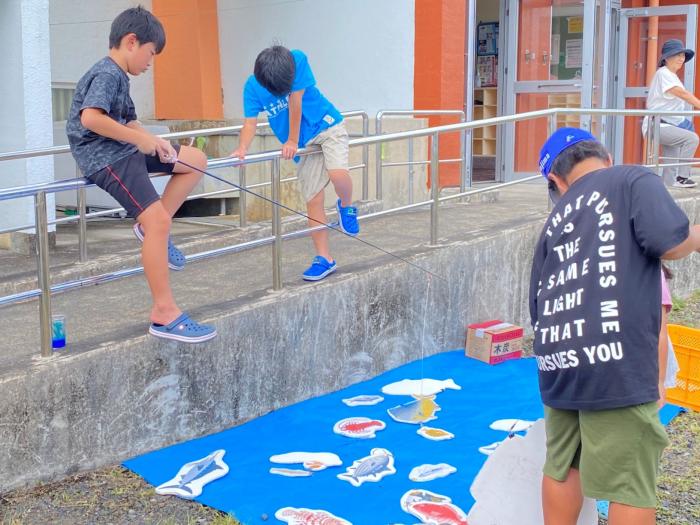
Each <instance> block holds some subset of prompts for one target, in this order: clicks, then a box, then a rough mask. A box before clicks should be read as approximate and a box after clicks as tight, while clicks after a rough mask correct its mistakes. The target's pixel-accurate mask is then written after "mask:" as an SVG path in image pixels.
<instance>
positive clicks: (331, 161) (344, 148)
mask: <svg viewBox="0 0 700 525" xmlns="http://www.w3.org/2000/svg"><path fill="white" fill-rule="evenodd" d="M348 141H349V138H348V132H347V130H346V129H345V123H344V122H341V123H340V124H336V125H335V126H332V127H330V128H328V129H325V130H323V131H322V132H321V133H319V134H318V135H316V136H315V137H314V138H312V139H311V140H310V141H309V142H307V143H306V145H307V146H311V145H314V144H315V145H317V146H321V153H314V154H312V155H304V156H303V157H302V158H301V161H300V162H299V167H298V168H297V177H298V179H299V186H301V194H302V195H303V197H304V200H305V201H306V202H309V201H310V200H311V199H313V198H314V197H315V196H316V195H318V193H319V192H320V191H322V190H323V189H324V188H325V187H326V186H327V185H328V183H329V182H330V179H329V178H328V170H347V169H348V150H349V146H348Z"/></svg>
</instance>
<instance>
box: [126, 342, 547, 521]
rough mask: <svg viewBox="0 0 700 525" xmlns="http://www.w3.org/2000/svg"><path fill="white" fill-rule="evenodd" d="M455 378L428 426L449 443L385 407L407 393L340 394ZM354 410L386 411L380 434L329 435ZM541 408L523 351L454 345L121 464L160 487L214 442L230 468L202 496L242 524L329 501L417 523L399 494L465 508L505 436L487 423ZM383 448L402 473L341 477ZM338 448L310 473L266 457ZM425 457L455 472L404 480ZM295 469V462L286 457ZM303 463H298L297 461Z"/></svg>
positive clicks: (358, 512)
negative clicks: (332, 461)
mask: <svg viewBox="0 0 700 525" xmlns="http://www.w3.org/2000/svg"><path fill="white" fill-rule="evenodd" d="M421 377H425V378H432V379H448V378H452V379H453V380H454V381H455V382H456V383H457V384H458V385H460V386H461V387H462V389H461V390H459V391H457V390H446V391H444V392H442V393H440V394H438V395H437V399H436V401H437V403H438V404H439V405H440V407H441V409H442V410H441V411H440V412H438V413H437V419H436V420H434V421H431V422H429V423H427V426H431V427H438V428H442V429H445V430H448V431H449V432H452V433H454V434H455V438H454V439H452V440H448V441H439V442H436V441H430V440H427V439H425V438H423V437H421V436H419V435H418V434H416V430H418V428H419V427H418V425H411V424H406V423H398V422H395V421H394V420H392V419H391V417H390V416H389V415H388V414H387V412H386V410H387V409H388V408H391V407H394V406H396V405H399V404H402V403H405V402H407V401H409V400H410V399H411V398H408V397H405V396H388V395H384V398H385V399H384V401H383V402H382V403H379V404H378V405H375V406H360V407H348V406H346V405H345V404H343V403H342V399H343V398H348V397H352V396H356V395H360V394H379V395H382V394H381V388H382V386H384V385H386V384H389V383H392V382H394V381H399V380H402V379H420V378H421ZM353 416H358V417H360V416H364V417H368V418H374V419H380V420H382V421H384V422H385V423H386V425H387V427H386V429H385V430H383V431H380V432H378V433H377V435H376V438H374V439H353V438H347V437H343V436H340V435H337V434H334V433H333V425H334V424H335V422H336V421H338V420H340V419H343V418H347V417H353ZM542 416H543V408H542V404H541V401H540V396H539V391H538V386H537V365H536V362H535V360H534V359H519V360H513V361H507V362H505V363H502V364H499V365H496V366H490V365H487V364H484V363H481V362H479V361H476V360H473V359H470V358H466V357H464V353H463V352H462V351H452V352H445V353H441V354H437V355H434V356H431V357H429V358H426V359H425V360H424V361H423V362H422V363H421V361H415V362H413V363H409V364H407V365H404V366H401V367H399V368H397V369H394V370H391V371H389V372H386V373H384V374H381V375H380V376H378V377H375V378H373V379H371V380H369V381H365V382H362V383H358V384H356V385H352V386H350V387H348V388H345V389H343V390H341V391H338V392H335V393H332V394H328V395H325V396H322V397H319V398H315V399H310V400H307V401H303V402H301V403H298V404H296V405H292V406H290V407H286V408H283V409H281V410H277V411H275V412H272V413H270V414H267V415H265V416H263V417H260V418H257V419H255V420H253V421H250V422H248V423H245V424H243V425H240V426H237V427H234V428H231V429H229V430H225V431H223V432H220V433H218V434H214V435H210V436H206V437H203V438H199V439H195V440H192V441H188V442H186V443H181V444H178V445H174V446H171V447H168V448H165V449H162V450H158V451H155V452H151V453H149V454H145V455H143V456H139V457H137V458H134V459H132V460H129V461H127V462H125V463H124V465H125V466H126V467H127V468H129V469H131V470H133V471H134V472H136V473H137V474H139V475H141V476H143V478H145V479H146V481H148V482H149V483H152V484H153V485H156V486H157V485H160V484H161V483H163V482H165V481H167V480H169V479H171V478H172V477H173V476H175V474H176V473H177V471H178V470H179V469H180V467H181V466H182V465H183V464H185V463H187V462H190V461H193V460H196V459H199V458H202V457H204V456H206V455H208V454H210V453H211V452H213V451H214V450H217V449H225V450H226V456H225V457H224V461H226V463H228V465H229V467H230V471H229V473H228V474H227V475H226V476H225V477H223V478H221V479H219V480H216V481H214V482H212V483H210V484H209V485H206V486H205V487H204V491H203V493H202V494H201V496H199V497H198V498H196V500H197V501H199V502H200V503H203V504H205V505H209V506H211V507H214V508H217V509H219V510H222V511H224V512H227V513H230V514H232V515H234V516H235V517H236V518H237V519H239V520H240V521H241V522H242V523H244V524H246V525H253V524H259V523H263V522H264V521H266V520H265V518H267V521H269V522H272V523H277V520H276V519H275V518H274V514H275V512H276V511H277V510H278V509H280V508H282V507H301V508H309V509H324V510H326V511H329V512H331V513H332V514H335V515H336V516H338V517H341V518H344V519H346V520H348V521H350V522H352V523H354V524H355V525H365V524H393V523H414V522H415V521H416V519H415V518H414V517H412V516H410V515H408V514H406V513H404V512H403V510H402V509H401V507H400V503H399V502H400V499H401V496H402V495H403V494H404V493H405V492H406V491H408V490H410V489H412V488H421V489H427V490H430V491H432V492H435V493H438V494H443V495H446V496H449V497H450V498H452V501H453V503H454V504H456V505H457V506H459V507H461V508H462V509H463V510H464V511H465V513H466V512H468V511H469V509H470V507H471V506H472V504H473V503H474V501H473V499H472V497H471V495H470V494H469V486H470V485H471V483H472V480H473V479H474V477H475V475H476V474H477V472H478V471H479V470H480V469H481V466H482V465H483V463H484V461H485V460H486V456H485V455H483V454H481V453H480V452H479V451H478V449H479V447H481V446H484V445H488V444H490V443H493V442H495V441H500V440H502V439H504V438H505V437H506V433H505V432H501V431H495V430H491V429H490V428H489V424H490V423H491V422H492V421H494V420H497V419H505V418H517V419H527V420H535V419H537V418H540V417H542ZM375 447H381V448H385V449H387V450H389V451H390V452H391V453H392V454H393V455H394V461H395V463H394V466H395V468H396V473H395V474H393V475H389V476H387V477H385V478H383V479H382V480H381V481H379V482H375V483H373V482H366V483H364V484H362V485H361V486H360V487H354V486H352V485H351V484H350V483H348V482H346V481H343V480H340V479H338V478H337V477H336V476H337V475H338V474H339V473H341V472H345V468H346V467H348V466H350V465H352V462H353V461H354V460H357V459H360V458H362V457H364V456H367V455H369V453H370V450H371V449H372V448H375ZM294 451H304V452H333V453H336V454H338V455H339V456H340V458H341V459H342V460H343V466H341V467H333V468H328V469H326V470H323V471H320V472H315V473H314V474H313V475H312V476H310V477H303V478H286V477H282V476H277V475H273V474H270V473H269V469H270V467H273V466H276V467H281V466H286V465H273V464H271V463H270V462H269V457H270V456H272V455H275V454H282V453H286V452H294ZM423 463H433V464H435V463H448V464H450V465H453V466H455V467H456V468H457V472H456V473H455V474H452V475H450V476H448V477H446V478H441V479H437V480H433V481H429V482H424V483H415V482H412V481H410V480H409V479H408V474H409V472H410V471H411V469H412V468H413V467H415V466H418V465H420V464H423ZM289 467H295V466H294V465H290V466H289ZM298 468H301V466H298Z"/></svg>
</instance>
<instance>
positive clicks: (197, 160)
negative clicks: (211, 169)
mask: <svg viewBox="0 0 700 525" xmlns="http://www.w3.org/2000/svg"><path fill="white" fill-rule="evenodd" d="M178 158H179V159H181V160H183V161H184V162H186V163H187V164H190V165H192V166H195V167H197V168H199V169H201V170H205V169H207V157H206V155H205V154H204V153H203V152H202V151H200V150H198V149H197V148H193V147H190V146H182V147H181V148H180V153H178ZM201 178H202V173H200V172H198V171H194V170H192V169H190V168H188V167H187V166H184V165H182V164H179V163H176V164H175V169H174V170H173V176H172V177H170V180H169V181H168V184H167V185H166V186H165V191H163V195H162V196H161V202H162V203H163V206H164V207H165V209H166V210H167V212H168V213H169V214H170V216H171V217H172V216H173V215H175V213H176V212H177V210H179V209H180V206H182V203H183V202H185V199H186V198H187V196H188V195H189V194H190V192H191V191H192V188H194V187H195V186H196V185H197V183H198V182H199V181H200V180H201Z"/></svg>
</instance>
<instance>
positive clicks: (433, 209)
mask: <svg viewBox="0 0 700 525" xmlns="http://www.w3.org/2000/svg"><path fill="white" fill-rule="evenodd" d="M432 139H433V140H432V144H431V147H430V196H431V197H432V202H431V204H430V245H431V246H435V245H436V244H437V242H438V206H439V205H440V180H439V176H440V173H439V171H438V170H439V166H440V163H439V160H440V147H439V140H440V135H439V134H438V133H434V134H433V135H432Z"/></svg>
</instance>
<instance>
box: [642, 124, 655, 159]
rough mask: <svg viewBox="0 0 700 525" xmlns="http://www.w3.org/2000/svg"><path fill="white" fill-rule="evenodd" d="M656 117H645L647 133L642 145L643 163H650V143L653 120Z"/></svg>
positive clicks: (652, 133) (652, 134) (652, 137)
mask: <svg viewBox="0 0 700 525" xmlns="http://www.w3.org/2000/svg"><path fill="white" fill-rule="evenodd" d="M655 119H656V117H655V116H654V115H651V116H649V117H648V118H647V135H646V141H645V147H644V164H650V163H651V144H652V142H653V141H654V120H655Z"/></svg>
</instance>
